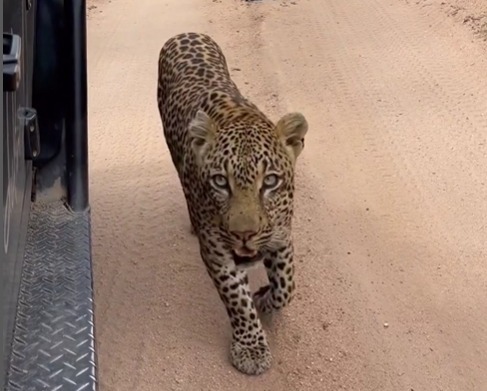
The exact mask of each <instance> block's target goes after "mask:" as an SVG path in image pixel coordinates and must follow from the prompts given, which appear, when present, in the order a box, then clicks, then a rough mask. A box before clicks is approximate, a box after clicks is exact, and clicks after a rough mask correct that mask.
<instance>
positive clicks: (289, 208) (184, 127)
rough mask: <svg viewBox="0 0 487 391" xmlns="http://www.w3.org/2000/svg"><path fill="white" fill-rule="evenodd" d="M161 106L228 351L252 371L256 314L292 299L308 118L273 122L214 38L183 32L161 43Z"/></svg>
mask: <svg viewBox="0 0 487 391" xmlns="http://www.w3.org/2000/svg"><path fill="white" fill-rule="evenodd" d="M158 76H159V77H158V90H157V98H158V106H159V112H160V115H161V119H162V125H163V128H164V136H165V139H166V143H167V146H168V148H169V151H170V154H171V158H172V161H173V163H174V166H175V168H176V170H177V173H178V175H179V179H180V182H181V185H182V188H183V191H184V194H185V197H186V204H187V207H188V212H189V216H190V220H191V229H192V232H194V233H195V234H196V235H197V237H198V239H199V244H200V253H201V258H202V259H203V261H204V263H205V265H206V268H207V270H208V273H209V275H210V277H211V279H212V280H213V283H214V285H215V287H216V289H217V290H218V293H219V295H220V298H221V300H222V302H223V303H224V305H225V307H226V310H227V313H228V316H229V319H230V323H231V326H232V330H233V340H232V344H231V349H230V353H231V354H230V356H231V361H232V363H233V365H234V366H235V367H236V368H237V369H239V370H240V371H241V372H244V373H246V374H260V373H262V372H264V371H265V370H267V369H268V368H269V367H270V365H271V353H270V350H269V346H268V343H267V339H266V335H265V333H264V330H263V329H262V325H261V321H260V319H259V316H258V311H260V312H263V313H270V312H272V311H275V310H278V309H280V308H282V307H284V306H285V305H286V304H288V303H289V302H290V301H291V299H292V297H293V293H294V290H295V283H294V279H293V276H294V264H293V244H292V240H291V220H292V215H293V198H294V166H295V162H296V158H297V156H298V155H299V153H300V152H301V150H302V149H303V147H304V136H305V134H306V132H307V129H308V125H307V122H306V119H305V118H304V117H303V115H301V114H299V113H290V114H287V115H285V116H283V117H282V118H281V119H280V120H279V121H278V122H277V124H274V123H273V122H272V121H270V120H269V119H268V118H267V117H266V116H265V115H264V114H263V113H262V112H261V111H260V110H259V109H258V108H257V107H256V106H255V105H254V104H253V103H251V102H250V101H249V100H247V99H246V98H245V97H243V96H242V94H241V93H240V92H239V90H238V88H237V86H236V85H235V84H234V82H233V81H232V79H231V78H230V75H229V72H228V68H227V63H226V60H225V57H224V55H223V53H222V51H221V49H220V47H219V46H218V45H217V43H216V42H214V41H213V39H212V38H210V37H209V36H208V35H205V34H199V33H183V34H179V35H176V36H174V37H172V38H171V39H169V40H168V41H167V42H166V43H165V45H164V46H163V48H162V49H161V52H160V56H159V74H158ZM262 260H263V261H264V265H265V267H266V271H267V275H268V278H269V284H268V285H266V286H264V287H262V288H261V289H259V290H258V291H257V292H256V293H255V294H254V295H253V296H252V294H251V292H250V289H249V284H248V278H247V270H246V269H247V267H248V266H249V265H253V264H256V263H258V262H260V261H262Z"/></svg>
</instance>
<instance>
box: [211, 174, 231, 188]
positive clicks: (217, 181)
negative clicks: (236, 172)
mask: <svg viewBox="0 0 487 391" xmlns="http://www.w3.org/2000/svg"><path fill="white" fill-rule="evenodd" d="M211 182H212V183H213V185H214V186H215V187H217V188H220V189H226V188H227V187H228V181H227V178H225V177H224V176H223V175H221V174H216V175H213V177H212V178H211Z"/></svg>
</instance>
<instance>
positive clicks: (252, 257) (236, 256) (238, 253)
mask: <svg viewBox="0 0 487 391" xmlns="http://www.w3.org/2000/svg"><path fill="white" fill-rule="evenodd" d="M232 255H233V261H234V262H235V265H236V266H238V267H249V266H253V265H254V264H255V263H257V262H260V261H262V254H261V253H260V252H258V251H255V250H252V251H250V250H245V251H243V250H233V251H232Z"/></svg>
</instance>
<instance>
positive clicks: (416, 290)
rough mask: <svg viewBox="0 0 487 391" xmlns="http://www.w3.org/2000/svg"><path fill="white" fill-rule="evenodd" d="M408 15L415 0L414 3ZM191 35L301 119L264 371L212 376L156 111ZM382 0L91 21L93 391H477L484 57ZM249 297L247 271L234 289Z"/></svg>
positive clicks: (188, 246) (235, 5)
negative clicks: (268, 365)
mask: <svg viewBox="0 0 487 391" xmlns="http://www.w3.org/2000/svg"><path fill="white" fill-rule="evenodd" d="M421 5H424V2H422V3H421ZM189 30H192V31H201V32H204V33H208V34H210V35H211V36H212V37H213V38H214V39H216V40H217V42H219V44H220V45H221V46H222V48H223V50H224V52H225V54H226V56H227V59H228V62H229V66H230V67H231V73H232V75H233V77H234V79H235V81H236V83H237V84H238V85H239V86H240V87H241V90H242V92H243V93H244V94H245V95H247V96H248V97H249V98H250V99H251V100H253V101H254V102H255V103H256V104H258V105H259V106H260V107H261V108H262V109H263V110H264V111H265V112H266V113H267V114H268V115H269V116H270V117H271V118H272V119H274V120H276V119H278V118H279V116H281V115H282V114H284V113H285V112H287V111H291V110H296V111H302V112H303V113H304V114H305V115H306V117H307V119H308V121H309V124H310V130H309V132H308V136H307V137H308V138H307V142H306V147H305V150H304V152H303V154H302V155H301V157H300V161H299V163H298V175H297V189H298V190H297V200H296V217H295V225H294V232H295V240H296V251H297V265H298V268H297V286H298V296H297V299H296V300H295V301H294V302H293V303H292V305H291V306H290V307H289V308H286V309H285V310H284V311H283V312H282V314H280V315H279V316H276V317H275V318H274V319H273V320H272V322H271V323H267V324H265V328H266V330H267V332H268V335H269V339H270V343H271V349H272V352H273V355H274V363H273V367H272V369H271V370H270V371H269V372H267V373H265V374H264V375H262V376H260V377H247V376H244V375H242V374H240V373H238V372H237V371H236V370H234V369H233V368H232V367H231V365H230V364H229V361H228V348H229V343H230V336H231V335H230V328H229V324H228V321H227V317H226V313H225V310H224V307H223V305H222V304H221V303H220V299H219V298H218V296H217V293H216V291H215V289H214V288H213V286H212V284H211V281H210V279H209V277H208V275H207V274H206V271H205V270H204V266H203V264H202V263H201V261H200V259H199V255H198V248H197V242H196V239H195V238H194V237H192V236H191V235H190V233H189V221H188V217H187V214H186V208H185V205H184V200H183V194H182V191H181V189H180V187H179V182H178V179H177V175H176V172H175V170H174V168H173V166H172V164H171V161H170V157H169V153H168V151H167V148H166V145H165V143H164V139H163V135H162V129H161V124H160V120H159V117H158V112H157V107H156V74H157V56H158V52H159V49H160V47H161V46H162V45H163V43H164V42H165V41H166V40H167V39H168V38H169V37H170V36H171V35H173V34H176V33H179V32H182V31H189ZM479 42H480V41H479V40H478V39H477V38H473V36H472V33H471V31H469V30H468V29H466V28H464V26H461V25H460V24H457V23H455V22H454V20H453V19H449V18H447V17H446V16H445V15H444V14H443V13H442V12H441V11H440V10H438V11H437V12H435V11H432V8H431V7H421V6H419V5H417V4H416V5H415V4H407V2H405V1H398V0H388V1H382V0H347V1H343V0H326V1H323V0H300V1H297V0H296V1H285V0H280V1H270V0H269V1H266V2H262V3H252V4H248V3H244V2H238V1H233V0H226V1H222V0H213V1H212V2H210V1H197V0H177V1H176V0H173V1H168V0H139V1H131V0H117V1H114V2H111V3H108V2H107V3H104V2H103V0H102V2H101V3H99V2H97V3H96V8H92V9H91V11H90V20H89V61H90V69H89V71H90V74H89V79H90V102H89V103H90V132H91V135H90V152H91V167H90V169H91V186H92V187H91V202H92V206H93V224H94V227H93V241H94V260H95V284H96V321H97V323H96V325H97V330H96V331H97V338H98V339H97V340H98V345H99V346H98V353H99V370H100V381H101V390H102V391H109V390H110V391H111V390H113V391H125V390H126V391H148V390H155V391H166V390H185V391H186V390H188V391H192V390H195V391H196V390H198V391H199V390H204V391H227V390H232V391H233V390H246V391H248V390H255V391H260V390H262V391H275V390H284V389H286V390H292V391H295V390H296V391H301V390H303V391H306V390H342V389H343V390H353V391H413V390H414V391H436V390H438V391H439V390H441V391H485V390H487V250H486V243H487V223H486V221H487V77H486V75H487V60H486V59H487V56H486V53H485V51H483V46H482V45H481V44H480V43H479ZM251 280H252V284H253V287H257V286H259V284H260V283H262V282H263V281H264V272H263V270H258V271H257V272H256V273H253V274H252V276H251Z"/></svg>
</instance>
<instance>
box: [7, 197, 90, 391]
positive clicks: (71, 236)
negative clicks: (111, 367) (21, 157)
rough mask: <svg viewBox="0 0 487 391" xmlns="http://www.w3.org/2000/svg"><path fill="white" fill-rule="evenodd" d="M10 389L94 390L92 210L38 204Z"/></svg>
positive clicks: (32, 223) (22, 288)
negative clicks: (83, 210) (78, 211)
mask: <svg viewBox="0 0 487 391" xmlns="http://www.w3.org/2000/svg"><path fill="white" fill-rule="evenodd" d="M9 364H10V367H9V370H8V381H7V391H14V390H15V391H20V390H22V391H37V390H49V391H56V390H63V391H71V390H77V391H78V390H95V389H96V383H97V381H96V379H97V376H96V354H95V340H94V321H93V279H92V263H91V232H90V214H89V212H85V213H73V212H70V211H69V210H68V209H67V208H66V207H65V206H64V204H63V203H62V202H55V203H49V204H42V203H40V204H39V203H33V204H32V209H31V212H30V220H29V227H28V233H27V244H26V251H25V259H24V264H23V268H22V281H21V284H20V293H19V298H18V306H17V314H16V319H15V329H14V339H13V345H12V351H11V355H10V363H9Z"/></svg>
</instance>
